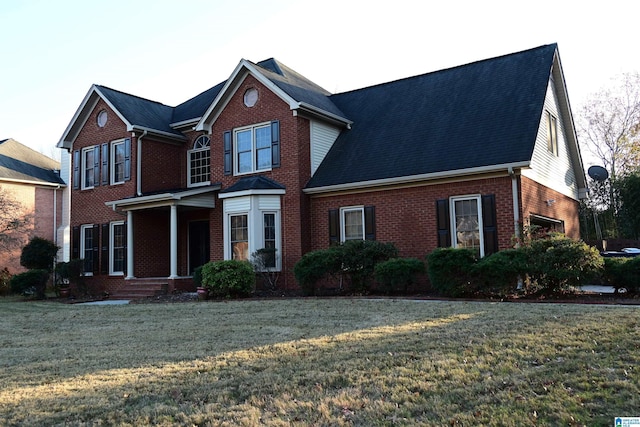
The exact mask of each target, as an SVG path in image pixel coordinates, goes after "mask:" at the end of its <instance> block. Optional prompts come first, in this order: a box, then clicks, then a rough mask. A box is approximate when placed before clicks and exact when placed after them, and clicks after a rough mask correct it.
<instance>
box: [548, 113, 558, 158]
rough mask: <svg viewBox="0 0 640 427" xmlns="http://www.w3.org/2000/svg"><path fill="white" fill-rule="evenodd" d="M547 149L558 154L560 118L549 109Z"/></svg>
mask: <svg viewBox="0 0 640 427" xmlns="http://www.w3.org/2000/svg"><path fill="white" fill-rule="evenodd" d="M547 149H548V150H549V152H550V153H553V154H554V155H556V156H557V155H558V119H556V117H555V116H554V115H553V114H551V112H550V111H547Z"/></svg>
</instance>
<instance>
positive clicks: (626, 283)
mask: <svg viewBox="0 0 640 427" xmlns="http://www.w3.org/2000/svg"><path fill="white" fill-rule="evenodd" d="M603 279H604V281H605V282H606V283H607V284H608V285H610V286H613V287H614V288H615V289H616V292H618V291H620V290H621V289H625V290H626V291H627V292H628V293H630V294H637V293H638V292H639V291H640V257H635V258H604V274H603Z"/></svg>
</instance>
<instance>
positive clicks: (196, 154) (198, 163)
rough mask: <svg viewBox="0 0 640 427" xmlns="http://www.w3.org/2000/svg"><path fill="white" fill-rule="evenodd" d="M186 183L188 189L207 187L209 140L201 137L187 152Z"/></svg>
mask: <svg viewBox="0 0 640 427" xmlns="http://www.w3.org/2000/svg"><path fill="white" fill-rule="evenodd" d="M187 159H188V162H189V164H188V165H187V171H188V174H189V176H188V177H187V179H188V180H187V182H188V186H189V187H197V186H200V185H209V184H210V183H211V139H210V138H209V137H208V136H206V135H201V136H199V137H198V139H196V141H195V142H194V144H193V149H192V150H189V151H188V152H187Z"/></svg>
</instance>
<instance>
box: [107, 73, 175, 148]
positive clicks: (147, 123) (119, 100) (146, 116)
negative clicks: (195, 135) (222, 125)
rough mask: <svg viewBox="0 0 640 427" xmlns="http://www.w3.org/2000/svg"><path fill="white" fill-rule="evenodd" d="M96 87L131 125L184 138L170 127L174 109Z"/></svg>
mask: <svg viewBox="0 0 640 427" xmlns="http://www.w3.org/2000/svg"><path fill="white" fill-rule="evenodd" d="M96 87H97V88H98V89H99V90H100V92H101V93H102V94H103V95H104V96H105V97H106V98H107V100H108V101H109V102H110V103H111V104H112V105H113V106H114V107H115V109H116V110H118V111H119V112H120V114H122V115H123V116H124V118H125V119H126V120H127V121H128V122H129V123H130V124H132V125H135V126H140V127H143V128H147V129H154V130H158V131H161V132H166V133H170V134H175V135H178V136H182V134H181V133H180V132H179V131H177V130H174V129H172V128H171V126H169V124H170V123H171V122H172V120H171V118H172V115H173V107H169V106H167V105H164V104H161V103H159V102H156V101H150V100H148V99H144V98H140V97H138V96H134V95H129V94H128V93H124V92H120V91H117V90H114V89H111V88H108V87H106V86H99V85H96Z"/></svg>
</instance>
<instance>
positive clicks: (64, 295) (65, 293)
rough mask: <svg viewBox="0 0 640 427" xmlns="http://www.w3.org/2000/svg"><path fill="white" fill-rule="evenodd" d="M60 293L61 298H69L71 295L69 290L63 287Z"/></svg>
mask: <svg viewBox="0 0 640 427" xmlns="http://www.w3.org/2000/svg"><path fill="white" fill-rule="evenodd" d="M59 292H60V298H69V295H70V291H69V288H68V287H67V286H63V287H61V288H60V289H59Z"/></svg>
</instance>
